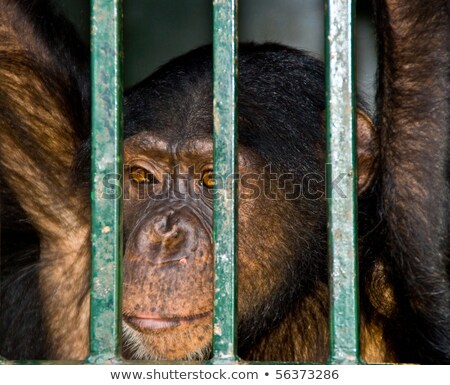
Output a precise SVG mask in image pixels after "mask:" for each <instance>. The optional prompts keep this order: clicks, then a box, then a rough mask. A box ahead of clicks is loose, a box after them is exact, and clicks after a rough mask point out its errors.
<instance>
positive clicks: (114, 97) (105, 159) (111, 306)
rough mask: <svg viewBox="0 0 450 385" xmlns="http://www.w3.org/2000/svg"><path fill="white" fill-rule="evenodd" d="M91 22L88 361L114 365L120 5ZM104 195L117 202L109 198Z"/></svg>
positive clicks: (102, 1) (112, 0)
mask: <svg viewBox="0 0 450 385" xmlns="http://www.w3.org/2000/svg"><path fill="white" fill-rule="evenodd" d="M91 18H92V31H91V39H92V59H91V60H92V63H91V68H92V152H91V157H92V192H91V201H92V277H91V355H90V357H89V359H88V361H89V362H91V363H111V362H115V361H117V359H118V357H119V356H120V334H121V324H120V319H121V279H120V274H121V254H122V239H121V231H120V229H121V224H122V205H121V199H120V195H121V190H120V179H118V176H119V175H120V174H121V170H122V166H121V165H122V120H123V116H122V74H121V69H122V65H121V63H122V46H121V33H122V30H121V27H122V26H121V24H122V2H121V0H93V1H92V9H91ZM107 179H109V180H110V181H111V180H114V182H115V183H114V184H115V185H116V187H115V190H114V191H113V192H112V194H111V191H106V190H105V183H104V181H105V180H107ZM108 186H109V185H108ZM108 188H109V187H108ZM105 193H106V194H111V195H112V196H109V197H106V196H105Z"/></svg>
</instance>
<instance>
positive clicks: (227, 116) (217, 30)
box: [213, 0, 237, 362]
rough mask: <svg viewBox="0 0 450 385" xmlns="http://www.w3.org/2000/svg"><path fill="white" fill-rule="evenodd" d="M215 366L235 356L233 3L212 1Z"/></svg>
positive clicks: (235, 6)
mask: <svg viewBox="0 0 450 385" xmlns="http://www.w3.org/2000/svg"><path fill="white" fill-rule="evenodd" d="M213 14H214V19H213V20H214V33H213V47H214V53H213V57H214V59H213V62H214V64H213V69H214V86H213V87H214V107H213V109H214V173H215V177H216V180H217V181H220V182H221V183H217V186H218V189H217V194H216V199H215V200H214V244H215V268H216V281H215V298H214V299H215V300H214V336H213V355H214V361H215V362H224V361H235V360H236V359H237V358H236V353H237V351H236V332H237V329H236V309H237V304H236V302H237V296H236V287H237V285H236V240H237V237H236V230H237V226H236V221H237V218H236V217H237V211H236V180H235V178H234V176H235V174H236V172H237V168H236V142H237V137H236V103H237V97H236V80H237V28H236V22H237V4H236V0H214V1H213Z"/></svg>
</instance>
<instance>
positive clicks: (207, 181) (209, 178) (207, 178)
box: [202, 170, 215, 188]
mask: <svg viewBox="0 0 450 385" xmlns="http://www.w3.org/2000/svg"><path fill="white" fill-rule="evenodd" d="M202 184H203V186H205V187H207V188H214V185H215V181H214V174H213V171H212V170H206V171H204V172H203V175H202Z"/></svg>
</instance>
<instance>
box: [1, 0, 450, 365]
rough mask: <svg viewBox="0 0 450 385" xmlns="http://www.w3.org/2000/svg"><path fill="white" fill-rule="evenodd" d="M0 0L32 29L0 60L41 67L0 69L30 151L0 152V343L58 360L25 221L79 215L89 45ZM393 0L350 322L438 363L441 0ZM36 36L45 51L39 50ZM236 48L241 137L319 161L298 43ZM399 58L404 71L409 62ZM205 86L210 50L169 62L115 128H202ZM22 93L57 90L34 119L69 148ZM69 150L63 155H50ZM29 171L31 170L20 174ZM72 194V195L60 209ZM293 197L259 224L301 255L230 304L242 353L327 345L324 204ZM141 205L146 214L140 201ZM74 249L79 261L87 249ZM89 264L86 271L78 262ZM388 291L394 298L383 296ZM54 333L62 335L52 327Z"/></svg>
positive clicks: (316, 85) (259, 149) (444, 279)
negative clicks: (375, 163) (50, 111)
mask: <svg viewBox="0 0 450 385" xmlns="http://www.w3.org/2000/svg"><path fill="white" fill-rule="evenodd" d="M8 3H16V4H17V5H18V7H19V8H18V10H16V11H14V14H16V15H18V16H19V17H20V19H21V20H23V23H24V24H25V25H27V26H33V29H34V34H35V35H34V36H35V40H29V41H19V42H18V43H17V44H18V45H19V46H18V47H15V48H16V49H15V50H14V51H13V50H10V49H9V47H8V46H2V45H1V44H2V43H0V71H8V73H14V74H18V75H19V76H21V77H23V78H25V79H36V78H39V79H41V80H42V83H43V84H45V91H44V92H42V90H41V88H39V87H34V86H33V83H32V82H30V85H29V86H28V87H27V89H26V90H24V89H23V88H21V87H23V86H22V85H20V84H15V83H14V82H10V81H9V78H7V77H5V78H4V79H5V80H3V79H2V77H1V76H0V121H1V122H6V123H3V125H2V124H1V123H0V140H3V139H2V138H12V140H13V143H14V144H15V146H13V147H10V148H9V149H8V151H9V152H10V154H13V153H14V152H15V151H18V150H22V151H23V152H24V153H25V154H29V158H27V160H28V162H29V163H27V162H23V163H20V164H17V163H16V162H14V159H13V158H11V157H8V152H5V151H4V149H3V151H2V152H0V175H1V177H2V185H1V186H2V197H3V198H4V197H5V196H7V197H8V198H7V199H6V200H5V199H3V212H2V226H3V231H2V248H3V252H2V264H3V266H5V268H4V269H3V272H2V275H3V278H6V281H4V282H3V283H2V297H1V300H2V304H1V323H0V341H1V345H0V353H1V354H2V355H5V356H7V357H8V358H49V357H50V358H54V357H55V356H57V355H58V354H55V345H52V344H49V343H48V342H47V341H48V337H49V336H48V335H47V334H46V333H47V331H46V330H45V328H44V327H43V325H42V317H44V318H45V317H49V315H46V314H45V311H44V310H43V309H42V306H40V304H42V303H44V304H47V303H55V306H56V302H57V301H58V300H59V299H58V297H56V296H55V298H54V299H53V300H52V299H51V297H52V295H53V294H55V293H54V292H48V293H41V294H40V296H38V290H37V277H36V270H39V271H45V268H46V267H47V266H49V265H50V266H51V265H52V263H53V262H52V259H50V260H48V259H45V260H44V261H43V260H39V258H37V255H39V250H38V246H37V244H38V243H37V240H36V232H35V231H34V229H36V230H37V231H38V232H40V233H41V237H50V238H51V237H52V236H53V234H47V227H46V224H48V223H50V225H53V224H55V225H56V226H60V228H63V229H65V230H67V231H70V230H71V229H72V227H71V226H70V225H69V224H67V223H65V222H64V221H63V220H62V219H60V218H59V217H58V213H59V212H60V210H64V212H69V213H71V212H72V211H74V212H76V213H77V215H78V218H79V221H80V223H82V224H86V226H88V220H87V219H86V218H88V215H89V211H88V205H87V203H86V202H88V197H89V161H88V159H89V143H88V133H89V123H88V122H89V119H90V117H89V91H88V90H89V80H88V55H87V50H86V47H83V46H82V44H81V43H80V42H79V41H78V40H77V39H76V37H75V34H74V33H73V30H72V27H70V26H69V25H67V23H66V22H65V21H64V20H63V19H62V18H60V17H56V16H55V17H52V19H51V20H52V22H49V20H50V19H49V15H50V14H51V13H52V11H50V10H49V8H48V6H47V5H46V4H47V2H45V1H38V0H36V1H14V2H11V1H7V0H0V6H1V7H2V8H5V9H6V7H11V6H10V5H8ZM402 3H405V4H404V5H403V4H401V6H400V7H398V8H396V10H395V11H393V12H388V11H387V10H388V9H389V8H388V7H389V5H386V4H382V2H381V1H379V2H378V3H377V9H378V13H377V26H378V28H379V31H380V32H379V35H380V50H379V52H380V75H379V76H380V86H379V94H378V104H379V113H378V118H377V122H378V123H377V126H379V129H380V142H381V146H380V148H381V161H380V162H379V166H380V169H379V170H377V171H376V178H375V181H374V183H373V184H372V185H371V187H370V188H369V189H368V190H367V191H365V192H364V193H363V194H362V196H361V197H360V200H359V209H360V211H359V222H360V229H359V234H360V272H361V274H360V277H361V311H362V319H361V321H362V327H363V329H364V328H365V329H364V330H369V332H366V334H370V333H371V332H372V333H373V334H376V335H377V336H379V337H380V338H381V337H382V339H383V340H384V341H386V345H387V346H386V348H387V352H385V353H383V354H381V355H380V356H382V358H383V359H384V360H388V361H399V362H422V363H450V319H449V317H450V304H449V301H450V299H449V292H450V290H449V282H448V270H449V263H448V250H449V248H448V239H447V238H448V212H449V211H448V196H449V190H448V123H449V118H448V114H449V112H448V111H449V109H448V100H449V99H448V95H449V74H448V68H449V65H448V63H449V57H448V46H447V44H448V41H449V38H448V34H449V33H448V25H449V23H448V9H447V8H445V5H446V1H442V0H434V1H431V2H427V3H424V4H423V5H422V4H421V2H420V1H419V0H414V1H405V2H402ZM428 12H431V13H432V15H428ZM44 17H45V18H46V22H45V23H43V22H42V20H43V19H44ZM404 18H406V19H404ZM403 20H405V21H403ZM405 22H406V23H413V27H409V28H408V25H407V24H405ZM392 29H397V30H398V29H399V30H401V31H402V33H404V34H405V35H402V38H401V41H396V40H395V39H396V37H395V36H396V35H395V34H393V33H392ZM405 37H406V38H405ZM0 39H2V33H1V31H0ZM397 39H398V38H397ZM0 41H2V40H0ZM422 41H423V42H424V43H422ZM431 43H432V44H431ZM14 44H16V43H14ZM41 44H42V45H43V46H44V47H47V48H46V49H48V52H47V51H46V49H44V50H41V48H42V47H41V46H40V45H41ZM17 48H18V49H17ZM43 51H46V53H47V54H45V55H44V54H43V53H42V52H43ZM419 52H420V53H419ZM239 58H240V59H239V70H240V71H239V74H240V77H239V86H238V87H239V143H240V145H242V146H243V148H245V149H249V150H251V151H254V152H255V153H256V154H258V156H260V157H261V158H262V159H263V160H264V162H265V163H270V164H272V166H273V169H274V171H276V172H288V171H289V172H292V173H294V174H295V177H296V180H297V181H300V180H301V177H302V176H303V175H305V174H307V173H308V172H317V173H323V170H324V147H325V140H324V130H323V122H322V119H321V113H322V111H323V110H324V90H323V68H322V64H321V63H320V62H318V61H317V60H315V59H312V58H311V57H309V56H308V55H306V54H304V53H303V52H301V51H297V50H293V49H290V48H287V47H283V46H279V45H274V44H266V45H250V44H249V45H242V46H241V48H240V52H239ZM67 63H71V65H67ZM404 66H407V67H408V68H411V69H410V70H408V71H405V70H404ZM425 84H426V86H425ZM211 91H212V90H211V48H210V47H203V48H200V49H198V50H195V51H192V52H191V53H189V54H187V55H184V56H182V57H180V58H177V59H175V60H173V61H171V62H170V63H169V64H167V65H165V66H163V67H162V68H161V69H160V70H158V71H157V72H156V73H155V74H153V75H152V76H150V77H149V78H148V79H146V80H145V81H143V82H142V83H140V84H138V85H136V86H135V87H133V88H132V89H130V90H129V91H127V93H126V95H125V136H126V138H132V137H133V136H134V135H136V134H139V133H141V132H142V131H144V130H148V131H149V132H151V133H152V134H157V135H163V136H164V138H166V139H167V141H171V142H172V143H176V142H182V141H184V140H188V139H192V138H197V137H201V136H202V135H203V136H210V133H211V125H212V115H211V113H212V111H211V100H212V95H211ZM21 93H27V94H28V95H29V96H30V99H32V100H34V101H35V103H34V104H33V108H34V109H36V110H37V111H44V110H46V109H47V108H48V106H49V105H50V103H49V102H48V100H51V101H54V105H56V106H57V107H58V111H55V112H56V114H58V115H63V116H64V117H65V119H66V121H67V122H68V123H69V124H68V126H67V127H61V125H58V124H52V121H51V119H50V118H49V119H50V120H49V121H48V122H44V123H48V124H47V125H48V126H49V127H50V128H51V130H52V135H53V136H54V137H55V138H59V137H61V138H62V139H64V138H66V137H67V138H73V143H74V148H75V153H74V154H70V153H69V154H66V152H67V150H65V149H64V148H62V144H61V145H60V144H59V141H56V142H48V143H47V142H42V141H40V140H39V139H40V131H39V126H38V125H34V123H33V119H31V117H35V114H34V113H33V112H32V111H31V108H28V109H27V108H20V107H21V106H20V105H19V106H17V105H16V104H14V103H11V100H14V97H15V96H14V95H20V94H21ZM43 95H44V98H43ZM45 97H46V98H48V99H46V98H45ZM52 105H53V104H52ZM25 107H26V106H25ZM417 127H422V128H421V129H419V128H417ZM59 145H60V146H61V148H60V147H58V146H59ZM59 154H63V155H59ZM60 156H61V158H60ZM68 159H69V160H70V162H69V160H68ZM67 163H70V164H71V167H70V168H67V167H65V166H61V164H63V165H65V164H67ZM31 169H32V170H34V172H35V174H30V172H29V171H30V170H31ZM40 171H42V172H44V174H43V175H45V178H46V180H45V184H46V185H51V186H54V190H53V192H52V195H51V197H49V196H48V195H47V194H45V193H44V191H42V193H41V189H40V188H39V185H36V186H37V187H35V189H34V190H33V187H30V186H24V183H22V182H23V179H21V178H17V173H19V175H18V176H19V177H20V176H21V174H20V173H21V172H22V173H23V175H26V177H27V178H29V179H31V178H32V176H34V175H40ZM66 173H69V174H70V175H71V178H69V179H70V180H69V181H66V180H64V179H63V180H61V178H60V177H59V176H60V175H65V174H66ZM41 177H42V175H41ZM411 179H413V180H414V183H412V182H411ZM74 182H75V183H74ZM30 190H31V191H32V193H33V194H32V196H31V197H30V196H29V195H30V194H29V191H30ZM27 192H28V195H27V194H26V193H27ZM11 195H13V196H15V198H12V199H11V198H10V196H11ZM23 197H27V199H31V200H32V204H33V207H31V208H28V207H23V209H21V208H19V207H18V203H17V201H19V202H21V204H22V206H24V203H23V202H24V198H23ZM68 197H69V198H73V202H76V204H78V205H79V206H81V207H71V206H70V204H71V203H70V202H72V201H70V200H68ZM49 200H50V202H49ZM290 205H291V206H286V207H287V208H288V209H287V210H285V222H286V223H288V224H289V225H290V226H291V230H290V233H288V234H279V233H277V232H274V234H272V235H271V234H267V235H265V236H264V237H266V236H267V237H268V238H270V237H273V240H274V242H279V241H280V240H284V241H285V245H286V247H287V248H289V249H290V250H296V251H297V252H296V253H295V255H294V256H293V257H292V260H289V261H286V258H287V257H284V260H283V262H286V263H288V264H290V267H291V268H290V269H287V270H286V271H285V275H284V276H283V277H280V278H278V277H275V278H273V277H272V278H271V279H272V280H277V279H280V280H284V281H285V282H286V284H284V285H282V287H281V288H280V290H279V291H278V292H276V293H273V294H272V295H271V296H270V297H269V298H263V301H262V304H259V302H258V301H255V308H254V309H253V312H250V311H247V312H242V313H243V314H241V315H240V324H239V343H240V347H239V353H240V355H241V356H242V357H243V358H246V359H258V360H264V359H268V360H285V361H289V360H325V359H326V357H327V354H328V353H327V346H328V345H327V344H328V335H327V331H326V325H327V322H328V309H327V295H328V292H327V289H326V285H327V257H326V222H325V201H324V200H323V199H322V200H318V201H311V200H302V201H301V202H300V201H298V202H294V203H290ZM283 207H284V206H283ZM147 210H149V211H148V214H147V215H148V216H149V218H151V215H152V210H151V209H149V208H148V207H147ZM205 210H206V211H205V212H209V211H207V210H208V209H205ZM137 212H139V210H137ZM145 212H147V211H145ZM300 214H301V215H300ZM135 215H136V214H135V212H134V211H132V210H131V209H130V210H129V211H127V210H126V211H125V241H127V240H128V239H130V236H131V235H130V233H132V231H129V229H131V228H133V226H134V224H135V222H136V219H135ZM141 215H142V214H141ZM263 215H264V214H263V213H261V215H260V217H261V218H262V219H261V221H262V220H264V219H265V218H263ZM270 215H271V214H270V213H269V214H268V215H267V217H268V218H269V217H270ZM43 217H45V218H46V219H45V220H43V221H42V222H41V220H42V218H43ZM17 219H18V220H17ZM146 220H150V219H146ZM30 223H31V224H32V225H33V226H34V227H30ZM5 224H6V227H5ZM49 227H52V226H49ZM42 234H43V235H42ZM260 236H261V234H260V232H259V231H258V225H257V224H255V230H253V231H252V230H251V229H250V230H249V231H247V232H246V233H244V234H242V238H245V237H247V239H250V240H251V242H252V243H254V245H255V247H257V246H258V243H260V242H262V240H261V239H260V238H259V237H260ZM304 240H306V242H305V243H303V241H304ZM3 245H6V248H5V247H4V246H3ZM33 245H35V246H36V247H34V248H32V249H31V250H30V251H29V253H28V251H27V250H28V249H29V247H30V246H33ZM132 246H133V245H127V247H130V248H131V247H132ZM84 252H86V250H84ZM280 253H281V251H280ZM305 254H306V255H307V256H308V257H307V258H305ZM21 255H25V256H30V255H31V256H32V257H31V258H25V259H23V257H19V256H21ZM51 256H52V255H50V257H51ZM57 257H58V256H57V255H56V256H55V257H54V258H53V260H54V261H57V259H58V258H57ZM268 257H271V256H270V255H269V256H268ZM272 257H273V256H272ZM277 257H278V255H277ZM281 257H283V255H281ZM80 259H83V260H86V258H84V256H83V255H82V256H80ZM274 259H275V261H269V262H268V263H269V264H270V263H273V264H274V266H276V264H277V263H279V262H278V260H277V259H276V258H274ZM23 260H24V261H25V264H26V266H25V267H23V266H22V265H21V264H22V262H21V261H23ZM125 262H126V261H125ZM32 266H35V267H37V269H34V268H33V267H32ZM24 269H25V270H24ZM380 269H381V270H380ZM17 270H19V271H20V272H19V273H17ZM128 271H130V270H128ZM299 272H301V273H299ZM28 273H31V274H28ZM85 273H86V274H85V276H86V277H87V276H88V275H89V272H88V271H85ZM68 274H70V271H69V272H68ZM192 278H193V279H194V278H195V277H192ZM74 284H77V285H79V287H78V288H77V289H76V290H77V296H76V301H79V302H80V303H81V299H82V298H84V296H85V295H86V294H87V293H88V287H87V285H88V283H87V280H86V279H83V280H82V281H74ZM264 284H266V282H260V285H261V286H263V285H264ZM68 287H69V288H70V290H74V289H73V287H70V285H69V286H68ZM391 291H392V292H393V297H391V296H389V295H388V297H386V296H385V295H386V293H390V292H391ZM52 301H53V302H52ZM180 301H181V299H180ZM280 303H282V304H283V305H282V306H279V305H278V304H280ZM70 304H71V303H70V302H69V305H70ZM72 305H73V306H78V303H76V304H75V305H74V304H73V303H72ZM80 306H81V305H80ZM56 308H57V307H56ZM45 310H46V311H47V312H48V310H47V309H45ZM43 313H44V314H43ZM51 316H52V315H50V317H51ZM61 327H63V325H61ZM64 327H67V322H66V324H65V325H64ZM362 334H363V335H364V334H365V333H364V332H363V333H362ZM59 342H60V345H61V344H63V343H64V339H62V340H59ZM297 344H298V345H299V346H300V347H298V346H297ZM302 344H303V345H302ZM68 345H69V348H70V342H69V343H68ZM56 348H57V347H56ZM302 349H303V350H302ZM59 354H60V356H61V355H62V354H63V353H59ZM57 358H61V357H57Z"/></svg>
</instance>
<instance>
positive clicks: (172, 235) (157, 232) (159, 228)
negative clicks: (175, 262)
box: [150, 213, 182, 243]
mask: <svg viewBox="0 0 450 385" xmlns="http://www.w3.org/2000/svg"><path fill="white" fill-rule="evenodd" d="M170 214H171V213H169V214H168V215H163V216H159V217H156V218H155V220H154V221H153V224H152V226H151V229H150V231H151V232H152V233H153V234H152V235H153V238H156V239H155V240H156V241H159V242H163V243H166V242H176V241H177V240H178V239H179V238H181V235H182V234H181V233H182V230H181V229H180V228H179V226H178V225H177V223H173V222H172V220H171V218H170Z"/></svg>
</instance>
